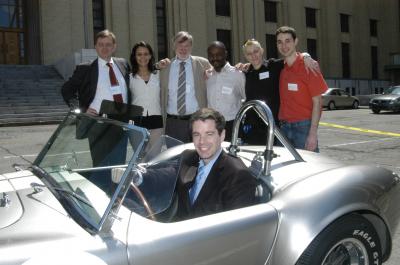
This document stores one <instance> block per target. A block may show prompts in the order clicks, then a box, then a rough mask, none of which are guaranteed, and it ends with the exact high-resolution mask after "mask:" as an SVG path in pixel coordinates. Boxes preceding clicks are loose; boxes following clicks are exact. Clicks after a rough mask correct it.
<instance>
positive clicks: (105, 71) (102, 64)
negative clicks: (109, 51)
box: [89, 57, 128, 112]
mask: <svg viewBox="0 0 400 265" xmlns="http://www.w3.org/2000/svg"><path fill="white" fill-rule="evenodd" d="M107 63H108V62H107V61H105V60H103V59H101V58H100V57H99V58H98V69H99V76H98V80H97V89H96V94H95V96H94V99H93V101H92V103H90V106H89V108H92V109H95V110H96V111H97V112H99V111H100V106H101V102H102V101H103V100H104V99H107V100H111V101H114V98H113V94H114V93H115V92H118V91H119V92H120V93H121V94H122V99H123V102H124V103H127V100H128V94H127V88H126V82H125V79H124V77H123V76H122V73H121V71H120V70H119V68H118V66H117V65H116V64H115V63H114V61H113V59H112V58H111V60H110V63H111V64H112V68H113V70H114V73H115V77H116V78H117V80H118V84H119V88H117V90H118V91H114V93H113V91H112V90H111V82H110V74H109V71H110V68H109V67H108V66H107ZM115 94H118V93H115Z"/></svg>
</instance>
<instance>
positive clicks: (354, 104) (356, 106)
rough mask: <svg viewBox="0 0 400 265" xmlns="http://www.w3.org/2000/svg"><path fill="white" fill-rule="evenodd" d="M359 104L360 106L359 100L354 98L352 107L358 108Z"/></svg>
mask: <svg viewBox="0 0 400 265" xmlns="http://www.w3.org/2000/svg"><path fill="white" fill-rule="evenodd" d="M358 106H360V103H359V102H358V101H357V100H354V102H353V106H352V108H353V109H358Z"/></svg>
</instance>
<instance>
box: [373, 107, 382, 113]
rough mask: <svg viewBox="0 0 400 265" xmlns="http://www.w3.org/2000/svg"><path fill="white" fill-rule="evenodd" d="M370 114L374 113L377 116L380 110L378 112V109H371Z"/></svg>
mask: <svg viewBox="0 0 400 265" xmlns="http://www.w3.org/2000/svg"><path fill="white" fill-rule="evenodd" d="M372 112H373V113H375V114H378V113H379V112H381V110H380V109H377V108H373V109H372Z"/></svg>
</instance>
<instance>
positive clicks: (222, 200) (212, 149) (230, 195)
mask: <svg viewBox="0 0 400 265" xmlns="http://www.w3.org/2000/svg"><path fill="white" fill-rule="evenodd" d="M224 128H225V119H224V117H223V116H222V115H221V114H220V113H219V112H218V111H216V110H213V109H210V108H203V109H200V110H198V111H196V112H195V113H194V114H193V115H192V116H191V118H190V130H191V132H192V138H193V143H194V146H195V149H196V150H186V151H184V152H183V153H182V157H181V165H180V169H179V173H178V176H179V177H178V184H177V185H178V186H177V189H178V197H179V202H178V214H177V215H178V219H187V218H193V217H198V216H202V215H207V214H213V213H216V212H221V211H227V210H232V209H236V208H240V207H245V206H249V205H252V204H254V203H255V202H256V197H255V191H256V186H257V182H256V179H255V178H254V177H253V176H252V175H251V173H250V171H249V170H248V168H247V167H246V166H245V165H244V163H243V162H242V161H241V160H240V159H239V158H237V157H233V156H231V155H229V154H227V153H225V152H224V151H223V150H222V147H221V143H222V142H223V141H224V138H225V129H224Z"/></svg>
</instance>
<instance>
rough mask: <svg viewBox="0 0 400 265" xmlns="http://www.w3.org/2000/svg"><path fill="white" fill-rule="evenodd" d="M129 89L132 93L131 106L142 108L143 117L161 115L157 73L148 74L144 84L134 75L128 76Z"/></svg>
mask: <svg viewBox="0 0 400 265" xmlns="http://www.w3.org/2000/svg"><path fill="white" fill-rule="evenodd" d="M129 89H130V91H131V93H132V102H131V104H133V105H137V106H142V107H143V116H151V115H161V103H160V78H159V74H158V72H156V73H155V74H153V73H151V74H150V79H149V82H147V84H146V82H145V81H144V80H143V79H142V78H141V77H140V76H139V75H138V74H136V75H135V76H133V75H132V74H130V75H129Z"/></svg>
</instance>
